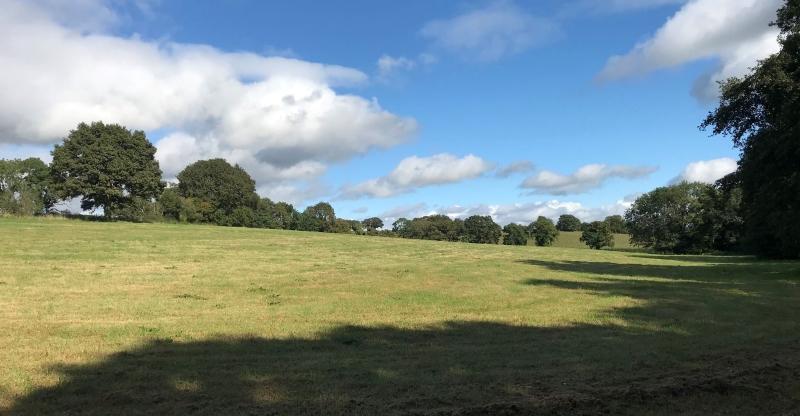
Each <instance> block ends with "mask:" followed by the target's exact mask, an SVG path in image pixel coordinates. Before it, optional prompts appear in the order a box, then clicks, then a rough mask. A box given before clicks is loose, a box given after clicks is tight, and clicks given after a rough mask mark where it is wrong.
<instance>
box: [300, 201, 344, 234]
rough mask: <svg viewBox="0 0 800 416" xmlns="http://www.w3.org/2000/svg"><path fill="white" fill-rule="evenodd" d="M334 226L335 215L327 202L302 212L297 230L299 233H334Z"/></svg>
mask: <svg viewBox="0 0 800 416" xmlns="http://www.w3.org/2000/svg"><path fill="white" fill-rule="evenodd" d="M335 225H336V214H335V213H334V211H333V207H332V206H331V204H329V203H327V202H319V203H317V204H316V205H312V206H310V207H308V208H306V209H305V211H303V213H302V214H301V215H300V221H299V223H298V228H297V229H298V230H301V231H319V232H323V233H330V232H333V231H334V227H335Z"/></svg>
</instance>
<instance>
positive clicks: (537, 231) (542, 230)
mask: <svg viewBox="0 0 800 416" xmlns="http://www.w3.org/2000/svg"><path fill="white" fill-rule="evenodd" d="M528 233H530V235H531V237H533V241H534V242H535V243H536V245H537V246H551V245H553V242H555V241H556V238H558V229H556V225H555V224H553V220H551V219H550V218H547V217H542V216H540V217H539V218H537V219H536V221H534V222H532V223H530V224H529V225H528Z"/></svg>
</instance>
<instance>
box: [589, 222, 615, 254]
mask: <svg viewBox="0 0 800 416" xmlns="http://www.w3.org/2000/svg"><path fill="white" fill-rule="evenodd" d="M581 241H582V242H584V243H586V245H587V246H589V247H590V248H593V249H595V250H600V249H601V248H603V247H614V234H613V233H612V232H611V227H609V225H608V223H606V222H605V221H595V222H592V223H589V224H588V225H587V226H586V229H584V230H583V233H581Z"/></svg>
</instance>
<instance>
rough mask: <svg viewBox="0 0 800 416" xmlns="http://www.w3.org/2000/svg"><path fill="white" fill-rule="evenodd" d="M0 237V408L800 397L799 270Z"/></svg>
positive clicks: (312, 237) (592, 409) (288, 244)
mask: <svg viewBox="0 0 800 416" xmlns="http://www.w3.org/2000/svg"><path fill="white" fill-rule="evenodd" d="M0 243H2V247H3V251H2V253H0V270H2V271H3V272H2V274H1V275H0V281H2V282H3V284H1V285H0V409H5V412H8V413H10V414H63V413H74V414H98V415H100V414H123V415H124V414H169V413H178V414H189V413H191V414H287V413H289V414H365V415H367V414H376V413H386V414H531V413H533V414H597V413H604V412H605V413H610V414H637V415H638V414H676V413H681V414H696V415H701V414H789V413H788V412H791V411H793V410H794V409H796V408H798V406H799V405H800V382H799V381H798V380H800V363H798V360H800V351H798V341H800V333H799V332H798V329H800V319H798V318H800V305H798V302H797V299H800V297H799V296H800V286H799V285H800V263H796V262H761V261H756V260H755V259H752V258H749V257H728V256H686V257H684V256H659V255H652V254H645V253H628V252H613V251H602V252H597V251H591V250H574V249H562V248H537V247H501V246H484V245H471V244H458V243H440V242H428V241H410V240H398V239H386V238H379V237H375V238H370V237H357V236H352V237H351V236H341V235H323V234H315V233H298V232H285V231H270V230H245V229H230V228H222V227H204V226H178V225H163V224H157V225H142V224H123V223H86V222H75V221H64V220H0ZM0 412H3V410H0Z"/></svg>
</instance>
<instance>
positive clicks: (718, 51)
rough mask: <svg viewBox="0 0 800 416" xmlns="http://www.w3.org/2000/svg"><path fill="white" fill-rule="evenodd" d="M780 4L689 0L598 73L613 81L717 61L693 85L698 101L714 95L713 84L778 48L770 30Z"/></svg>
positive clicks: (749, 0) (757, 0) (768, 0)
mask: <svg viewBox="0 0 800 416" xmlns="http://www.w3.org/2000/svg"><path fill="white" fill-rule="evenodd" d="M782 3H783V2H782V0H691V1H689V2H688V3H687V4H686V5H684V6H683V7H682V8H681V9H680V10H679V11H678V12H677V13H675V15H673V16H672V17H671V18H670V19H669V20H668V21H667V22H666V23H665V24H664V25H663V26H662V27H661V28H660V29H658V31H657V32H656V33H655V35H653V36H652V37H651V38H650V39H647V40H646V41H644V42H642V43H639V44H638V45H636V46H635V47H634V48H633V49H632V50H631V51H630V52H628V53H627V54H625V55H619V56H613V57H611V58H610V59H609V60H608V62H607V63H606V66H605V68H604V69H603V71H602V72H601V73H600V75H599V78H600V79H601V80H614V79H619V78H624V77H629V76H633V75H638V74H644V73H647V72H650V71H654V70H658V69H663V68H670V67H676V66H679V65H682V64H685V63H688V62H692V61H696V60H699V59H706V58H716V59H718V60H719V65H718V66H717V68H716V69H715V70H714V71H712V72H711V73H709V74H707V75H706V76H704V77H703V78H702V79H701V80H699V81H698V83H697V85H696V86H695V91H694V92H695V94H696V95H697V96H699V97H701V98H710V97H716V96H717V84H716V82H717V81H720V80H724V79H726V78H729V77H731V76H737V75H742V74H744V73H746V72H747V70H748V69H749V68H750V67H752V66H753V65H755V63H756V62H757V61H758V60H759V59H763V58H765V57H767V56H769V55H770V54H772V53H774V52H776V51H777V50H778V41H777V36H778V32H777V29H776V28H773V27H769V23H770V22H771V21H772V20H774V19H775V12H776V11H777V9H778V8H779V7H780V5H781V4H782Z"/></svg>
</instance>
